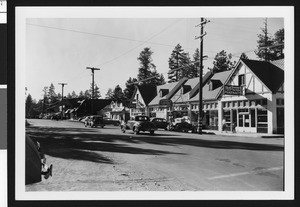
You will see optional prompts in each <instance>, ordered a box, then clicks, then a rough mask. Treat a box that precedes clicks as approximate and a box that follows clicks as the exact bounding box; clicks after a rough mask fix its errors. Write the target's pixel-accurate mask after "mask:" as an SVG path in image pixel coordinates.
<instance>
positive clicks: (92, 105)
mask: <svg viewBox="0 0 300 207" xmlns="http://www.w3.org/2000/svg"><path fill="white" fill-rule="evenodd" d="M86 69H88V70H91V71H92V101H91V107H92V114H94V103H93V99H94V76H95V72H94V71H95V70H100V68H94V67H86Z"/></svg>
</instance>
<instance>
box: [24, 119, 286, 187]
mask: <svg viewBox="0 0 300 207" xmlns="http://www.w3.org/2000/svg"><path fill="white" fill-rule="evenodd" d="M28 122H29V123H30V126H29V127H27V128H26V133H28V134H29V135H31V136H32V137H33V138H35V139H36V140H37V141H39V142H40V143H41V149H42V151H43V152H44V153H45V154H46V157H47V163H48V164H53V176H52V177H50V178H49V179H47V180H46V179H43V180H42V182H40V183H36V184H31V185H27V186H26V191H283V186H284V179H283V175H284V167H283V160H284V159H283V155H284V144H283V143H284V139H283V138H255V137H237V136H221V135H211V134H204V135H198V134H192V133H180V132H170V131H164V130H158V131H156V132H155V134H154V135H150V134H149V133H146V132H145V133H140V134H138V135H134V134H133V132H132V131H126V133H122V132H121V130H120V128H119V127H117V126H110V125H109V126H105V127H104V128H103V129H102V128H85V127H84V125H83V124H82V123H80V122H77V121H52V120H44V119H29V120H28Z"/></svg>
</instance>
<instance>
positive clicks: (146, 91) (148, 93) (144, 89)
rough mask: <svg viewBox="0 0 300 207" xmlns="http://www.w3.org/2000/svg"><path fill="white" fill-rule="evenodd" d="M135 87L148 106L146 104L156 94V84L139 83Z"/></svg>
mask: <svg viewBox="0 0 300 207" xmlns="http://www.w3.org/2000/svg"><path fill="white" fill-rule="evenodd" d="M137 88H138V90H139V91H140V93H141V96H142V98H143V100H144V102H145V104H146V106H148V104H149V103H150V102H151V101H152V100H153V99H154V97H155V96H156V95H157V91H156V86H147V85H141V86H137Z"/></svg>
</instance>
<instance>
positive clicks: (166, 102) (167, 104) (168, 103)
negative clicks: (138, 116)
mask: <svg viewBox="0 0 300 207" xmlns="http://www.w3.org/2000/svg"><path fill="white" fill-rule="evenodd" d="M171 104H172V101H171V100H169V99H161V100H159V105H164V106H171Z"/></svg>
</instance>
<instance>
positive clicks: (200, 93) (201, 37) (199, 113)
mask: <svg viewBox="0 0 300 207" xmlns="http://www.w3.org/2000/svg"><path fill="white" fill-rule="evenodd" d="M206 23H208V21H207V20H206V19H205V20H204V18H203V17H201V21H200V23H199V24H198V25H196V27H199V26H200V36H199V37H196V38H195V39H200V64H199V70H200V71H199V105H198V107H199V110H198V134H202V108H203V107H202V101H203V100H202V96H203V95H202V74H203V37H204V36H205V35H206V32H205V33H203V25H204V24H206Z"/></svg>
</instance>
